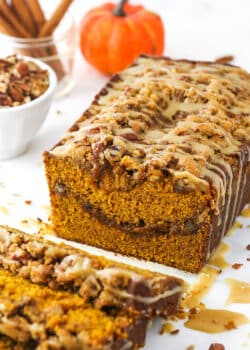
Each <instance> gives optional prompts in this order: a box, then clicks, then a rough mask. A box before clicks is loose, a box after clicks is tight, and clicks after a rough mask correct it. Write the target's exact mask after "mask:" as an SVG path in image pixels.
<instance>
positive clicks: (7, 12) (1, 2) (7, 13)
mask: <svg viewBox="0 0 250 350" xmlns="http://www.w3.org/2000/svg"><path fill="white" fill-rule="evenodd" d="M0 14H2V16H4V17H5V18H6V19H7V20H8V22H9V23H10V24H11V25H12V26H13V27H14V29H15V30H16V31H17V32H19V33H20V35H21V36H22V37H24V38H31V34H30V33H29V32H28V31H27V30H26V29H25V27H24V26H23V25H22V24H21V23H20V21H19V19H18V17H17V16H16V15H15V14H14V13H13V12H12V11H11V9H10V8H9V6H8V5H7V3H6V1H5V0H0Z"/></svg>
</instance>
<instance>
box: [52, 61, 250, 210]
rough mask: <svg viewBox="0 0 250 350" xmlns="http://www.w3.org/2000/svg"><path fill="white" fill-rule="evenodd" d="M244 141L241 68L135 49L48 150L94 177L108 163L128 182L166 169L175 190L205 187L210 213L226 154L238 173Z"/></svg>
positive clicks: (245, 95)
mask: <svg viewBox="0 0 250 350" xmlns="http://www.w3.org/2000/svg"><path fill="white" fill-rule="evenodd" d="M249 143H250V75H249V74H248V73H247V72H246V71H244V70H242V69H240V68H238V67H234V66H231V65H223V64H217V63H209V62H192V61H186V60H171V59H169V58H152V57H144V56H142V57H140V58H139V59H138V60H137V62H136V63H134V64H133V65H132V66H130V67H128V68H127V69H126V70H125V71H123V72H122V73H120V74H118V75H115V76H113V78H111V80H110V81H109V83H108V84H107V85H106V87H105V88H103V89H102V90H101V91H100V93H99V94H98V95H97V96H96V97H95V99H94V101H93V102H92V104H91V105H90V107H89V108H88V109H87V111H86V112H85V113H84V114H83V115H82V117H81V118H80V119H79V120H78V121H77V122H76V123H75V124H74V125H73V126H72V127H71V128H70V130H69V131H68V132H67V133H66V134H65V135H64V137H63V138H62V140H61V141H60V142H59V143H58V144H57V145H56V146H55V147H54V148H53V149H52V151H51V152H50V154H51V155H54V156H59V157H71V158H74V159H76V160H77V161H78V162H80V164H81V166H82V167H85V168H88V170H89V171H90V172H92V176H93V178H94V179H98V178H99V179H100V176H101V174H102V170H103V169H104V168H105V167H106V168H107V167H108V168H109V169H112V171H113V173H114V174H115V175H118V176H120V175H121V174H126V176H128V177H129V178H130V182H131V183H137V182H141V181H144V180H145V179H148V180H149V181H159V180H160V179H162V178H165V177H169V176H171V177H172V179H173V183H174V188H175V189H176V191H179V192H183V193H187V192H190V191H193V190H194V189H196V188H199V189H201V190H202V189H204V190H206V189H207V188H208V187H209V186H212V187H213V189H214V203H213V204H212V207H213V208H214V209H215V211H217V212H218V210H219V208H220V207H221V205H223V203H224V201H225V194H226V191H232V188H231V190H230V189H229V188H228V184H229V183H232V177H233V172H232V162H231V160H232V158H230V157H231V156H232V155H233V156H235V157H237V159H239V164H240V168H241V169H239V177H240V176H241V173H242V167H243V164H245V163H244V162H246V161H249V157H250V148H249ZM229 156H230V157H229ZM238 183H239V182H238ZM236 190H237V189H236ZM238 192H239V191H238ZM239 195H240V194H239Z"/></svg>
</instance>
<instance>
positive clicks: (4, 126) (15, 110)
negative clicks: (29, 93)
mask: <svg viewBox="0 0 250 350" xmlns="http://www.w3.org/2000/svg"><path fill="white" fill-rule="evenodd" d="M18 57H19V58H22V59H24V60H27V61H32V62H34V63H36V64H37V65H38V66H39V67H40V68H42V69H45V70H47V71H48V73H49V87H48V89H47V90H46V91H45V92H44V93H43V94H42V95H41V96H39V97H38V98H36V99H34V100H33V101H31V102H28V103H25V104H23V105H20V106H17V107H6V108H5V107H4V108H1V109H0V159H2V160H3V159H10V158H14V157H16V156H18V155H20V154H22V153H23V152H24V151H25V150H26V149H27V147H28V145H29V143H30V142H31V140H32V139H33V138H34V136H35V135H36V133H37V132H38V130H39V129H40V127H41V126H42V124H43V122H44V121H45V119H46V116H47V114H48V111H49V108H50V106H51V102H52V98H53V95H54V92H55V88H56V85H57V78H56V74H55V72H54V71H53V69H52V68H50V66H48V65H47V64H46V63H44V62H42V61H40V60H38V59H34V58H31V57H27V56H21V55H18Z"/></svg>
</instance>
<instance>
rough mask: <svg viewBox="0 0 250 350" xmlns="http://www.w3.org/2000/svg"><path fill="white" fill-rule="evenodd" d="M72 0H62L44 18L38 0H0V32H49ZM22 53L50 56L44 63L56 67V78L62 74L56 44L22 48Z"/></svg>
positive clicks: (35, 34) (33, 35)
mask: <svg viewBox="0 0 250 350" xmlns="http://www.w3.org/2000/svg"><path fill="white" fill-rule="evenodd" d="M72 1H73V0H61V2H60V4H59V5H58V7H57V8H56V10H55V11H54V13H53V14H52V16H51V18H50V19H48V20H46V18H45V16H44V13H43V11H42V8H41V6H40V3H39V1H38V0H11V2H10V3H9V4H8V3H7V1H6V0H0V32H2V33H4V34H7V35H10V36H14V37H20V38H34V39H35V38H36V37H39V38H43V37H47V36H51V35H52V34H53V32H54V31H55V29H56V27H57V26H58V24H59V23H60V21H61V20H62V18H63V16H64V14H65V12H66V11H67V9H68V8H69V6H70V5H71V3H72ZM34 46H35V45H34ZM21 53H22V54H26V55H30V56H33V57H37V58H45V57H48V58H50V57H51V59H48V61H47V63H48V64H49V65H50V66H51V67H52V68H53V69H54V70H55V71H56V73H57V77H58V80H61V79H62V78H63V77H64V76H65V72H64V68H63V65H62V62H61V60H60V59H59V58H58V52H57V48H56V46H55V44H53V43H52V44H51V45H50V46H47V47H43V48H42V47H41V48H36V47H34V48H30V49H26V50H23V49H22V50H21Z"/></svg>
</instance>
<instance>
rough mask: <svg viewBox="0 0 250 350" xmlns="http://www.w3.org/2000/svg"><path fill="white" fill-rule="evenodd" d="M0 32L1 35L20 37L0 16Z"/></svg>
mask: <svg viewBox="0 0 250 350" xmlns="http://www.w3.org/2000/svg"><path fill="white" fill-rule="evenodd" d="M0 31H1V33H3V34H6V35H10V36H14V37H17V36H19V35H20V33H18V32H17V31H16V30H15V29H14V28H13V27H12V25H10V24H9V22H7V21H6V19H5V18H4V17H3V16H2V15H0Z"/></svg>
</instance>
